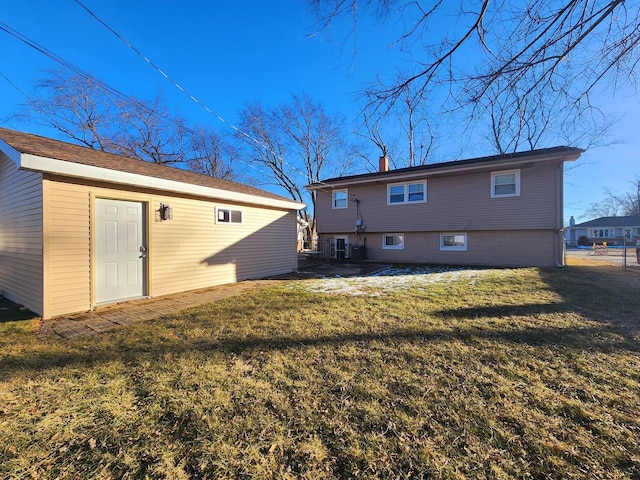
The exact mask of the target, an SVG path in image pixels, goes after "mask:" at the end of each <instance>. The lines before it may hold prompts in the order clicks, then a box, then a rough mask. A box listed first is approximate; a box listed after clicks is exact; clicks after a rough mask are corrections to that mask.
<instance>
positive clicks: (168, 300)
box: [37, 275, 293, 341]
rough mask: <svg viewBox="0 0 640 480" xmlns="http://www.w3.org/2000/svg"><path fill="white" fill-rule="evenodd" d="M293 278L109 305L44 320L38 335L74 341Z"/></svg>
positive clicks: (45, 337) (221, 286)
mask: <svg viewBox="0 0 640 480" xmlns="http://www.w3.org/2000/svg"><path fill="white" fill-rule="evenodd" d="M292 279H293V278H288V277H287V276H286V275H285V276H281V277H275V278H272V279H265V280H246V281H243V282H237V283H230V284H227V285H220V286H217V287H211V288H205V289H201V290H193V291H190V292H182V293H177V294H174V295H164V296H161V297H156V298H148V299H141V300H132V301H128V302H125V303H119V304H113V305H107V306H104V307H99V308H97V309H96V310H94V311H91V312H86V313H80V314H75V315H70V316H63V317H56V318H52V319H50V320H43V321H42V322H41V325H40V329H39V331H38V333H37V338H38V339H39V340H41V341H51V340H71V339H74V338H79V337H86V336H90V335H96V334H98V333H102V332H107V331H109V330H113V329H114V328H118V327H121V326H123V325H129V324H131V323H135V322H140V321H144V320H151V319H154V318H159V317H162V316H164V315H172V314H176V313H178V312H180V311H181V310H185V309H187V308H191V307H196V306H198V305H203V304H206V303H211V302H215V301H218V300H221V299H223V298H228V297H232V296H235V295H242V294H243V293H247V292H251V291H254V290H258V289H261V288H266V287H273V286H275V285H279V284H282V283H285V282H288V281H291V280H292Z"/></svg>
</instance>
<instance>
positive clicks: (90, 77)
mask: <svg viewBox="0 0 640 480" xmlns="http://www.w3.org/2000/svg"><path fill="white" fill-rule="evenodd" d="M0 30H1V31H4V32H5V33H7V34H9V35H11V36H12V37H14V38H16V39H17V40H19V41H21V42H23V43H25V44H26V45H28V46H29V47H31V48H33V49H34V50H36V51H37V52H39V53H41V54H43V55H45V56H46V57H48V58H50V59H51V60H53V61H55V62H56V63H59V64H60V65H62V66H63V67H65V68H67V69H69V70H71V71H72V72H74V73H76V74H77V75H78V76H80V77H82V78H84V79H86V80H89V81H91V82H93V83H94V84H96V85H97V86H98V87H99V88H101V89H103V90H104V91H106V92H108V93H111V94H112V95H114V96H116V97H118V98H120V99H122V100H124V101H125V102H128V103H130V104H133V105H135V106H136V107H138V108H140V109H143V110H145V111H147V112H148V113H151V114H154V111H153V109H151V108H149V107H148V106H147V105H145V104H144V103H141V102H139V101H138V100H136V99H135V98H133V97H130V96H129V95H127V94H125V93H123V92H121V91H120V90H118V89H116V88H114V87H112V86H111V85H109V84H107V83H106V82H104V81H102V80H100V79H99V78H97V77H95V76H93V75H91V74H90V73H88V72H85V71H84V70H82V69H81V68H80V67H78V66H76V65H74V64H73V63H72V62H70V61H68V60H66V59H65V58H63V57H61V56H60V55H57V54H56V53H54V52H52V51H51V50H49V49H48V48H46V47H44V46H43V45H41V44H39V43H38V42H36V41H35V40H33V39H31V38H29V37H27V36H26V35H24V34H22V33H20V32H19V31H17V30H15V29H14V28H12V27H10V26H9V25H7V24H6V23H4V22H1V21H0ZM2 77H3V78H4V79H5V80H6V81H7V82H8V83H9V84H10V85H12V86H13V87H14V88H16V89H17V90H18V91H19V92H20V93H21V94H22V95H24V96H25V97H26V98H27V100H29V101H31V100H32V99H31V98H30V97H29V96H28V95H27V94H26V93H25V92H24V91H22V90H21V89H20V88H19V87H18V86H17V85H16V84H14V83H13V82H12V81H11V80H10V79H9V78H8V77H6V76H5V75H4V74H2ZM157 118H159V119H160V121H163V122H166V123H170V122H172V121H171V120H170V119H168V118H166V117H165V116H164V115H158V116H157ZM240 162H242V163H244V164H245V165H246V166H248V167H250V168H252V169H254V170H256V171H257V172H258V173H260V174H262V175H264V172H263V171H262V170H261V169H260V168H258V167H256V166H255V165H253V164H251V163H247V162H244V161H242V160H240Z"/></svg>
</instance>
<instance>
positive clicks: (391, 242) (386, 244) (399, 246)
mask: <svg viewBox="0 0 640 480" xmlns="http://www.w3.org/2000/svg"><path fill="white" fill-rule="evenodd" d="M382 248H383V249H384V250H403V249H404V233H385V234H384V235H382Z"/></svg>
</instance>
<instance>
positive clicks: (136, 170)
mask: <svg viewBox="0 0 640 480" xmlns="http://www.w3.org/2000/svg"><path fill="white" fill-rule="evenodd" d="M0 140H3V141H4V142H5V143H6V144H7V145H9V146H10V147H11V148H13V149H14V150H15V151H16V152H18V153H19V154H21V156H23V155H27V156H28V155H33V156H35V157H41V158H45V159H54V160H59V161H63V162H68V163H70V164H74V165H84V166H88V167H96V168H98V169H101V170H102V169H106V170H108V171H113V172H121V173H126V174H132V175H133V176H132V177H131V179H132V181H131V182H129V184H130V185H133V184H134V183H135V182H134V181H133V180H134V178H135V179H138V181H139V180H140V179H141V177H151V178H155V179H160V180H167V181H170V182H172V183H173V182H178V183H180V184H186V185H196V186H199V187H204V188H205V189H213V190H215V191H223V192H229V193H233V194H239V195H240V197H239V198H244V199H245V201H251V200H250V199H251V198H253V199H254V200H255V199H261V201H260V202H259V203H263V204H267V203H274V204H277V206H285V205H286V206H287V208H302V207H303V206H304V205H303V204H300V203H298V202H295V201H293V200H291V199H290V198H286V197H283V196H280V195H276V194H274V193H271V192H267V191H265V190H262V189H259V188H256V187H252V186H250V185H245V184H242V183H238V182H233V181H230V180H224V179H221V178H215V177H210V176H208V175H202V174H199V173H195V172H191V171H188V170H182V169H179V168H174V167H168V166H165V165H159V164H156V163H150V162H145V161H143V160H138V159H135V158H130V157H126V156H123V155H117V154H113V153H107V152H103V151H100V150H95V149H92V148H88V147H83V146H80V145H74V144H71V143H67V142H63V141H60V140H54V139H51V138H46V137H41V136H39V135H34V134H30V133H23V132H18V131H15V130H9V129H7V128H2V127H0ZM2 143H3V142H2V141H0V150H2V149H3V148H2ZM9 156H11V155H9ZM14 160H16V159H15V158H14ZM20 166H21V167H22V168H25V169H31V170H37V171H49V170H47V164H46V163H42V162H39V163H38V162H35V163H34V162H28V161H24V162H21V164H20ZM80 171H82V172H85V173H83V174H80V173H78V174H77V175H74V173H73V172H74V170H73V169H66V170H65V172H64V173H62V172H52V173H61V174H66V175H68V176H79V177H83V178H87V175H92V174H95V173H98V171H97V170H94V169H78V172H80ZM86 172H89V173H86ZM91 172H93V173H91ZM95 178H96V179H97V180H103V181H109V177H108V176H107V177H106V178H105V176H104V175H96V176H95ZM118 178H122V177H118ZM114 181H115V180H114ZM118 183H120V182H118ZM163 184H164V185H169V183H167V182H164V183H163ZM159 185H160V184H159ZM139 186H140V187H145V186H150V185H148V184H146V183H144V184H143V183H140V184H139ZM152 188H153V187H152ZM158 188H161V187H158ZM199 191H204V190H202V189H200V190H199ZM212 192H213V191H212ZM236 196H237V195H236Z"/></svg>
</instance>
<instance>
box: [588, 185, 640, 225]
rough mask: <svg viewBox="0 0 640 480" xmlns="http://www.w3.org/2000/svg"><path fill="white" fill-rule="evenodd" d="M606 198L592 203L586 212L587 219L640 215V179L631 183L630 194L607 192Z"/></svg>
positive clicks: (607, 190)
mask: <svg viewBox="0 0 640 480" xmlns="http://www.w3.org/2000/svg"><path fill="white" fill-rule="evenodd" d="M605 193H606V197H605V198H604V199H603V200H601V201H600V202H596V203H592V204H591V205H590V206H589V208H588V209H587V211H586V212H585V215H584V216H586V217H614V216H618V215H640V177H636V179H635V180H634V181H633V182H631V188H630V190H629V191H628V192H623V193H618V192H614V191H612V190H611V189H606V190H605Z"/></svg>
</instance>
